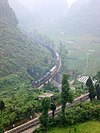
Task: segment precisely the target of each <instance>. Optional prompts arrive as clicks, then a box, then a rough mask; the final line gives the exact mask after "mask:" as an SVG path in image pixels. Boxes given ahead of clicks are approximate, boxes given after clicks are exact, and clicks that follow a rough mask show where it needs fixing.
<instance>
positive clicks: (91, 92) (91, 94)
mask: <svg viewBox="0 0 100 133" xmlns="http://www.w3.org/2000/svg"><path fill="white" fill-rule="evenodd" d="M86 86H87V87H88V91H89V98H90V101H92V100H93V99H95V96H96V92H95V88H94V86H93V82H92V79H91V77H89V78H88V79H87V81H86Z"/></svg>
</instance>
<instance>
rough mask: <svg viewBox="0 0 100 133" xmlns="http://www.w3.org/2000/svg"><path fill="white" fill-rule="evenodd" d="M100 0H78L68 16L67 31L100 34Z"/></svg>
mask: <svg viewBox="0 0 100 133" xmlns="http://www.w3.org/2000/svg"><path fill="white" fill-rule="evenodd" d="M99 7H100V1H98V0H84V1H81V0H77V1H76V2H75V3H74V4H73V6H72V7H71V9H70V10H69V12H68V13H67V17H66V23H65V25H66V33H67V34H70V35H80V34H92V35H98V36H99V34H100V26H99V25H100V11H99Z"/></svg>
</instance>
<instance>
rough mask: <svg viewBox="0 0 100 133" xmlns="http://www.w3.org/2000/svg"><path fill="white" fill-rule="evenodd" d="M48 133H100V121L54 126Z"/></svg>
mask: <svg viewBox="0 0 100 133" xmlns="http://www.w3.org/2000/svg"><path fill="white" fill-rule="evenodd" d="M48 133H100V122H99V121H90V122H86V123H83V124H79V125H75V126H72V127H69V128H55V129H54V130H51V131H49V132H48Z"/></svg>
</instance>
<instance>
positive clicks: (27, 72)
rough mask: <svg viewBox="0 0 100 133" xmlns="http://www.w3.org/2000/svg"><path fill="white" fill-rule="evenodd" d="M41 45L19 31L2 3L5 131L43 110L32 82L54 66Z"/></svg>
mask: <svg viewBox="0 0 100 133" xmlns="http://www.w3.org/2000/svg"><path fill="white" fill-rule="evenodd" d="M44 40H45V39H44ZM42 43H44V42H43V41H41V40H40V42H39V41H38V42H37V41H36V40H33V41H32V39H31V38H29V37H28V36H27V35H25V34H23V33H22V32H21V31H20V30H19V28H18V20H17V19H16V16H15V14H14V12H13V11H12V9H11V8H10V7H9V4H8V0H0V104H1V103H2V101H3V102H4V108H3V106H2V105H3V104H1V105H0V112H2V113H1V114H0V124H2V126H3V127H4V128H5V127H7V126H9V125H12V124H13V123H15V122H18V121H21V120H23V119H24V121H27V120H28V119H30V115H32V116H33V117H35V115H34V112H36V111H37V112H38V111H40V109H41V105H40V103H39V101H38V100H37V96H38V95H39V94H40V93H41V91H39V90H36V89H33V88H32V85H31V81H32V80H36V79H38V78H39V77H41V76H43V74H45V73H46V72H47V71H48V70H49V69H50V68H51V66H52V65H53V64H54V59H53V57H52V53H51V52H50V51H49V50H48V49H47V48H45V47H44V46H42V45H41V44H42ZM46 43H50V42H49V41H46ZM33 106H34V107H33ZM38 106H39V107H38ZM33 108H34V109H33ZM0 126H1V125H0ZM0 131H1V130H0Z"/></svg>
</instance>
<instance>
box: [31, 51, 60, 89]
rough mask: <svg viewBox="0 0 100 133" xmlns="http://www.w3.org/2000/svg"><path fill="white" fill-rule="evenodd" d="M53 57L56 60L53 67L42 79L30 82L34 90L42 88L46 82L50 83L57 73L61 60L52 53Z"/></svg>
mask: <svg viewBox="0 0 100 133" xmlns="http://www.w3.org/2000/svg"><path fill="white" fill-rule="evenodd" d="M54 56H55V58H56V63H55V65H54V66H53V67H52V68H51V69H50V70H49V71H48V72H47V73H46V74H45V75H44V76H43V77H42V78H40V79H38V80H37V81H33V82H32V86H33V87H34V88H37V87H40V86H43V85H44V83H46V82H47V81H50V80H51V79H52V78H53V77H54V76H55V75H56V74H57V73H58V72H59V70H60V67H61V59H60V56H59V53H57V52H56V51H54Z"/></svg>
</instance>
